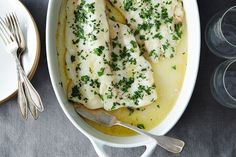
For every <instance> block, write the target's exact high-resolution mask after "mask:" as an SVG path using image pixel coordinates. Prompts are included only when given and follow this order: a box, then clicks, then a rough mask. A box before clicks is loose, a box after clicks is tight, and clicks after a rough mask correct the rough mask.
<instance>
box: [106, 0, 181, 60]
mask: <svg viewBox="0 0 236 157" xmlns="http://www.w3.org/2000/svg"><path fill="white" fill-rule="evenodd" d="M110 2H111V3H112V4H113V5H114V6H115V7H116V8H118V9H119V10H120V11H121V13H122V14H123V15H124V16H125V17H126V19H127V22H128V26H129V27H130V28H131V30H132V32H133V33H134V35H135V38H136V40H137V42H138V44H139V46H140V48H141V52H142V53H145V52H147V54H146V56H148V58H149V59H150V60H151V61H153V62H156V61H158V59H159V58H160V57H168V58H171V57H173V56H174V54H175V50H176V46H177V44H178V41H179V40H180V39H181V35H182V30H181V26H182V23H183V20H184V10H183V4H182V1H181V0H110Z"/></svg>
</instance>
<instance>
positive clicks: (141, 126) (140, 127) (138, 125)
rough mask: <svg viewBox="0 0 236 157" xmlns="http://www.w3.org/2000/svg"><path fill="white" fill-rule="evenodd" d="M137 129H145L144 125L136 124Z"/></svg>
mask: <svg viewBox="0 0 236 157" xmlns="http://www.w3.org/2000/svg"><path fill="white" fill-rule="evenodd" d="M137 127H138V128H139V129H145V126H144V124H137Z"/></svg>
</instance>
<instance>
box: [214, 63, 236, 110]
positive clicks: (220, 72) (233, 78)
mask: <svg viewBox="0 0 236 157" xmlns="http://www.w3.org/2000/svg"><path fill="white" fill-rule="evenodd" d="M210 85H211V92H212V95H213V96H214V98H215V99H216V100H217V101H218V102H219V103H220V104H222V105H224V106H226V107H229V108H236V59H234V60H227V61H225V62H223V63H221V64H220V65H219V66H218V67H217V68H216V70H215V72H214V73H213V75H212V78H211V83H210Z"/></svg>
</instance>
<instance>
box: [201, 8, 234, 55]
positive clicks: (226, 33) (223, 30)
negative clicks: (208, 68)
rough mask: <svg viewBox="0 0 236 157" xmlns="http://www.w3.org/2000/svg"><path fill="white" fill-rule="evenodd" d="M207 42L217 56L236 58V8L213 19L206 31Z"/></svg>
mask: <svg viewBox="0 0 236 157" xmlns="http://www.w3.org/2000/svg"><path fill="white" fill-rule="evenodd" d="M205 40H206V43H207V45H208V47H209V49H210V50H211V51H212V52H213V53H214V54H215V55H217V56H219V57H222V58H227V59H232V58H236V6H233V7H231V8H229V9H227V10H223V11H220V12H218V13H217V14H216V15H215V16H213V17H212V19H211V20H210V21H209V23H208V25H207V27H206V30H205Z"/></svg>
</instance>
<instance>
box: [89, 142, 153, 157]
mask: <svg viewBox="0 0 236 157" xmlns="http://www.w3.org/2000/svg"><path fill="white" fill-rule="evenodd" d="M90 141H91V143H92V145H93V147H94V149H95V151H96V153H97V154H98V156H99V157H109V155H108V154H107V153H106V151H105V149H104V146H105V145H106V144H104V143H101V142H98V141H94V140H92V139H90ZM143 146H145V147H146V150H145V151H144V153H143V154H142V155H141V157H150V156H151V155H152V153H153V151H154V150H155V148H156V146H157V143H156V141H152V142H150V141H149V142H148V143H146V144H144V145H143Z"/></svg>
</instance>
